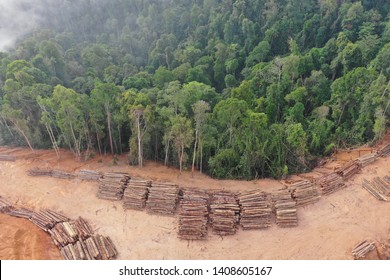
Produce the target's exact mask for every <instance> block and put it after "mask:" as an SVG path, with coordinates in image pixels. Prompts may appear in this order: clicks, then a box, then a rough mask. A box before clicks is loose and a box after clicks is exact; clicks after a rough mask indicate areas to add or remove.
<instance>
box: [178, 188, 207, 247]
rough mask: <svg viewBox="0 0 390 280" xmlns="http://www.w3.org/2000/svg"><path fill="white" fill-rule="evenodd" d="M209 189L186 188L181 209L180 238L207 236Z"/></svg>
mask: <svg viewBox="0 0 390 280" xmlns="http://www.w3.org/2000/svg"><path fill="white" fill-rule="evenodd" d="M209 199H210V196H209V194H208V193H207V191H203V190H194V189H184V190H183V191H182V199H181V200H180V209H179V230H178V236H179V238H180V239H186V240H204V239H206V238H207V223H208V213H209V212H208V205H209Z"/></svg>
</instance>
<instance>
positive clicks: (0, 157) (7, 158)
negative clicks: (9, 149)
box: [0, 154, 16, 161]
mask: <svg viewBox="0 0 390 280" xmlns="http://www.w3.org/2000/svg"><path fill="white" fill-rule="evenodd" d="M15 160H16V157H15V156H11V155H5V154H0V161H15Z"/></svg>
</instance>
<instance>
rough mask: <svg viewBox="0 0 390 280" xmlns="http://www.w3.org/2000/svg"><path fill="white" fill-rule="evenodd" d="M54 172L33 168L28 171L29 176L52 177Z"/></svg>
mask: <svg viewBox="0 0 390 280" xmlns="http://www.w3.org/2000/svg"><path fill="white" fill-rule="evenodd" d="M52 171H53V170H51V169H41V168H33V169H30V170H28V171H27V175H28V176H51V173H52Z"/></svg>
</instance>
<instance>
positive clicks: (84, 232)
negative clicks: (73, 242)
mask: <svg viewBox="0 0 390 280" xmlns="http://www.w3.org/2000/svg"><path fill="white" fill-rule="evenodd" d="M72 226H73V228H74V229H75V230H76V232H77V235H78V236H79V238H80V239H82V240H85V239H87V238H89V237H91V236H92V235H93V230H92V227H91V226H90V224H89V223H88V222H87V221H86V220H84V219H83V218H81V217H79V218H78V219H77V220H75V221H73V222H72Z"/></svg>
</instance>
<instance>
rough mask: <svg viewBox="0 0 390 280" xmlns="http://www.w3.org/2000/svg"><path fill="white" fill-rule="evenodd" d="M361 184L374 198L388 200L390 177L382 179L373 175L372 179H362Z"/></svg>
mask: <svg viewBox="0 0 390 280" xmlns="http://www.w3.org/2000/svg"><path fill="white" fill-rule="evenodd" d="M362 186H363V188H364V189H366V190H367V191H368V192H369V193H370V194H372V195H373V196H374V197H375V198H376V199H378V200H381V201H390V178H388V177H385V178H384V179H383V180H382V179H381V178H379V177H375V178H374V179H373V180H372V181H368V180H366V179H363V184H362Z"/></svg>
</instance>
